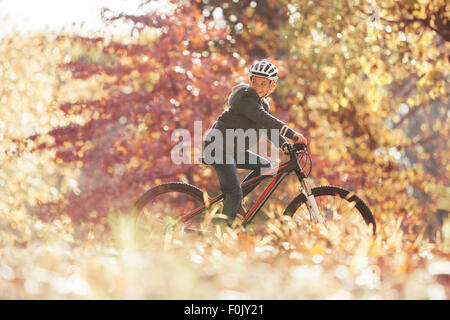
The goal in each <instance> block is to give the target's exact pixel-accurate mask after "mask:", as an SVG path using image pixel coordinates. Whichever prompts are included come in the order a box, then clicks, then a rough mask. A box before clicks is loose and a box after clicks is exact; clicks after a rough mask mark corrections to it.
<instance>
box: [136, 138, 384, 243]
mask: <svg viewBox="0 0 450 320" xmlns="http://www.w3.org/2000/svg"><path fill="white" fill-rule="evenodd" d="M285 154H288V155H289V157H290V159H289V160H288V161H286V162H284V163H282V164H280V166H279V167H277V168H274V169H273V170H270V171H268V172H266V173H264V174H261V175H259V176H257V177H255V178H253V179H251V180H249V181H247V182H245V183H244V184H242V186H241V187H242V191H243V197H244V198H245V197H246V196H247V195H248V194H249V193H250V189H251V190H253V189H252V188H253V186H255V187H256V185H259V184H260V183H261V182H262V181H264V180H266V179H269V178H270V177H272V175H273V178H272V181H271V182H270V183H269V185H268V186H267V187H266V188H265V190H264V191H263V193H262V194H261V195H260V196H259V197H258V199H257V200H256V201H255V203H254V204H253V206H252V207H251V208H250V209H249V210H248V212H246V214H245V215H244V216H243V217H242V226H243V227H246V226H247V225H249V224H250V223H251V222H252V220H253V219H254V218H255V216H256V215H257V214H258V213H259V212H260V210H261V208H262V206H263V205H264V204H265V203H266V201H267V200H268V199H269V197H270V196H271V194H272V193H273V192H274V190H275V189H276V188H277V187H278V186H279V185H280V183H281V182H282V181H283V180H284V179H285V178H286V177H287V176H288V175H290V174H292V173H295V174H296V175H297V177H298V181H299V182H300V193H299V194H298V195H297V196H296V197H295V198H294V199H293V200H292V201H291V202H290V203H289V204H288V206H287V207H286V209H285V211H284V212H283V215H288V216H291V217H293V216H294V215H295V214H296V213H301V212H304V213H306V212H307V213H309V220H311V221H313V222H315V223H324V224H327V222H329V221H334V220H336V221H337V222H338V223H339V222H344V223H346V224H348V223H349V221H350V222H351V223H353V225H354V226H355V223H356V228H360V226H359V223H360V222H361V221H360V220H361V218H362V220H363V221H364V223H365V224H366V225H367V226H369V228H370V225H372V233H373V235H375V233H376V223H375V219H374V217H373V214H372V212H371V210H370V209H369V207H368V206H367V205H366V203H365V202H364V201H363V200H362V199H361V198H359V197H358V196H357V195H356V194H355V193H353V192H351V191H348V190H346V189H343V188H340V187H338V186H318V187H314V188H311V186H310V183H309V181H308V179H307V177H308V176H309V174H310V173H311V170H312V160H311V157H310V155H309V153H308V151H307V148H306V146H305V145H304V144H302V143H294V144H289V145H288V147H287V151H286V152H285ZM303 158H304V159H305V164H304V165H302V161H303ZM308 161H309V162H310V168H309V171H308V173H307V174H306V173H305V171H304V168H305V167H306V166H307V164H308ZM223 197H224V196H223V194H219V195H217V196H215V197H213V198H209V197H207V196H206V194H205V193H204V192H203V191H202V190H201V189H199V188H197V187H196V186H193V185H191V184H187V183H182V182H168V183H163V184H160V185H157V186H154V187H152V188H150V189H149V190H147V191H146V192H144V193H143V194H142V195H141V196H140V197H139V198H138V199H137V201H136V202H135V203H134V205H133V207H132V213H133V214H134V215H135V217H137V218H139V216H141V215H148V217H150V218H155V219H159V217H162V218H163V219H164V217H166V215H170V214H174V213H175V215H176V217H175V218H176V219H175V220H173V221H180V222H182V223H184V224H186V228H187V229H188V230H200V229H198V226H199V225H200V223H201V222H202V218H201V216H202V213H204V212H205V210H206V209H208V208H211V207H212V206H214V205H215V204H217V203H219V202H220V201H221V200H223ZM328 200H332V201H334V200H336V201H337V200H339V202H340V203H339V205H336V204H333V203H331V204H328V203H327V202H326V201H328ZM343 202H344V204H343ZM324 203H325V205H324ZM149 205H151V208H147V206H149ZM172 206H174V207H172ZM146 208H147V209H146ZM341 208H342V209H343V210H344V212H343V214H340V211H341ZM353 209H356V210H354V211H356V214H353V215H349V214H348V210H353ZM345 217H347V218H349V219H347V218H345ZM344 218H345V219H344ZM350 218H351V219H350ZM155 219H152V220H155ZM352 219H357V221H355V222H353V220H352ZM342 220H344V221H342ZM166 222H167V220H166ZM347 226H348V225H347ZM349 232H352V231H351V230H349Z"/></svg>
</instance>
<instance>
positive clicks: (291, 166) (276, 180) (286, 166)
mask: <svg viewBox="0 0 450 320" xmlns="http://www.w3.org/2000/svg"><path fill="white" fill-rule="evenodd" d="M289 155H290V160H289V161H286V162H284V163H282V164H281V165H280V166H279V167H277V168H275V169H272V170H270V171H268V172H265V173H263V174H261V175H259V176H257V177H254V178H253V179H251V180H249V181H246V182H245V183H243V184H242V186H241V187H242V193H243V197H244V198H245V197H246V196H247V195H248V194H249V193H250V190H251V189H253V187H256V186H257V185H259V184H260V183H261V182H262V181H263V180H266V179H268V178H270V177H271V176H272V175H274V177H273V179H272V181H271V182H270V184H269V185H268V186H267V187H266V189H265V190H264V192H263V193H262V194H261V195H260V196H259V198H258V199H257V200H256V202H255V203H254V204H253V206H252V207H251V208H250V210H248V212H247V214H246V216H245V217H244V219H243V221H242V224H243V225H244V226H245V225H247V224H249V223H250V222H251V221H252V220H253V218H254V217H255V216H256V214H257V213H258V212H259V211H260V209H261V208H262V206H263V205H264V204H265V203H266V201H267V200H268V199H269V197H270V196H271V194H272V193H273V192H274V191H275V189H276V188H277V187H278V185H279V184H280V183H281V182H282V181H283V180H284V178H286V177H287V176H288V175H289V174H291V173H292V172H295V173H296V175H297V177H298V179H299V182H300V184H301V186H302V191H303V192H305V193H306V194H307V196H309V195H311V189H310V187H309V185H308V183H307V182H306V181H305V178H306V175H305V173H304V172H303V169H302V167H301V166H300V164H299V162H298V159H297V157H298V153H297V152H296V151H293V150H291V151H289ZM223 198H224V195H223V193H222V194H219V195H218V196H216V197H214V198H213V199H212V200H210V202H209V203H210V205H213V204H215V203H217V202H218V201H220V200H222V199H223ZM314 204H315V201H314ZM205 208H206V205H203V206H201V207H199V208H196V209H194V210H193V211H191V212H189V213H187V214H186V215H184V216H183V217H182V218H181V221H183V222H185V221H187V220H189V219H190V218H192V217H193V216H195V215H197V214H199V213H201V212H202V211H203V210H204V209H205ZM309 209H311V208H309Z"/></svg>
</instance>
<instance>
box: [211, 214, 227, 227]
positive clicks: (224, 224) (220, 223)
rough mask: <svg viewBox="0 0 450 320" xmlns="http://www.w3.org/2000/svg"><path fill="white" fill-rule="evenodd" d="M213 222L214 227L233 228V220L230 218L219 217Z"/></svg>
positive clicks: (213, 219) (212, 220)
mask: <svg viewBox="0 0 450 320" xmlns="http://www.w3.org/2000/svg"><path fill="white" fill-rule="evenodd" d="M211 222H212V223H213V224H214V225H218V226H220V227H224V228H225V227H231V219H230V218H229V217H228V216H225V215H221V216H219V217H214V218H212V219H211Z"/></svg>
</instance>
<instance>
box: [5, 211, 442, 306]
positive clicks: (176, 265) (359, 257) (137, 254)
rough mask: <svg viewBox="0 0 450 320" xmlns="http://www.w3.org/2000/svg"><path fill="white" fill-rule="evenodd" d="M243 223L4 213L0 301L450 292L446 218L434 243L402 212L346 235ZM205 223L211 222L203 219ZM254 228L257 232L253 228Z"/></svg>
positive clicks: (271, 220)
mask: <svg viewBox="0 0 450 320" xmlns="http://www.w3.org/2000/svg"><path fill="white" fill-rule="evenodd" d="M269 216H270V217H268V219H266V220H265V221H264V222H261V223H259V224H254V225H252V227H251V228H248V229H247V230H246V231H244V230H242V229H236V230H231V229H226V230H224V231H221V230H219V229H216V230H214V231H213V232H211V233H204V234H201V233H189V232H186V230H184V229H183V228H182V226H181V225H180V224H178V223H173V221H172V222H170V223H168V224H167V225H166V227H165V228H161V227H160V226H158V227H156V226H149V230H152V231H153V232H149V233H147V234H145V235H144V236H143V237H139V238H137V237H136V233H135V232H134V229H133V228H134V221H133V220H132V219H130V217H129V216H127V215H125V214H123V213H121V212H118V211H115V210H111V212H110V214H109V217H108V219H109V220H108V221H109V230H105V229H104V228H100V227H98V226H95V225H81V226H74V225H73V224H72V223H71V221H70V220H69V219H64V218H62V219H60V220H57V221H54V222H43V221H40V220H38V219H37V218H34V217H31V216H29V215H27V214H26V212H24V211H17V212H12V213H9V214H4V213H1V214H0V227H1V230H2V232H1V233H0V246H1V247H0V298H1V299H448V297H449V293H450V292H449V291H450V259H449V253H450V250H449V249H450V246H449V239H450V221H449V220H446V221H445V222H444V224H443V227H442V230H440V232H439V233H438V234H439V236H438V237H437V240H436V241H435V242H431V241H430V240H428V239H426V238H425V237H424V236H423V234H420V235H419V236H412V235H406V234H404V233H403V231H402V229H401V227H400V224H401V219H400V218H399V219H395V217H393V216H391V217H389V219H386V220H385V221H378V230H379V233H378V235H377V236H376V237H374V238H373V237H371V236H370V235H369V234H368V233H365V232H362V233H361V234H360V235H358V236H355V238H350V239H349V238H347V239H346V240H345V241H344V240H342V239H339V238H337V237H336V233H334V232H333V230H331V231H330V230H324V228H322V227H321V226H319V225H309V224H306V223H305V221H303V220H301V219H296V218H289V217H280V216H279V214H278V212H272V213H271V214H270V215H269ZM206 223H208V221H206ZM252 229H253V230H252Z"/></svg>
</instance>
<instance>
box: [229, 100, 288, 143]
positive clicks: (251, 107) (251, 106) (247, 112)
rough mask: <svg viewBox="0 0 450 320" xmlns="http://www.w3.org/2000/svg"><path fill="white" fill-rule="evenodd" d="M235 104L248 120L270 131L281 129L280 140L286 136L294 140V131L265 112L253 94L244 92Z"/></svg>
mask: <svg viewBox="0 0 450 320" xmlns="http://www.w3.org/2000/svg"><path fill="white" fill-rule="evenodd" d="M235 104H236V106H235V107H236V110H238V111H239V112H240V113H242V114H243V115H244V116H246V117H247V118H248V119H250V120H252V121H256V122H257V123H258V124H260V125H261V126H262V127H264V128H266V129H269V130H270V129H279V130H280V138H281V136H285V137H286V138H289V139H292V137H293V135H294V131H293V130H292V129H291V128H289V127H288V126H287V125H286V124H285V123H284V122H283V121H281V120H279V119H277V118H275V117H274V116H272V115H271V114H270V113H268V112H267V111H265V110H264V108H263V107H262V105H260V104H259V103H258V102H257V98H256V97H254V96H253V94H252V93H251V92H248V91H247V92H244V93H243V94H242V96H241V97H240V98H239V99H237V101H235ZM284 141H286V140H284ZM280 142H281V140H280ZM280 147H281V144H280Z"/></svg>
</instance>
